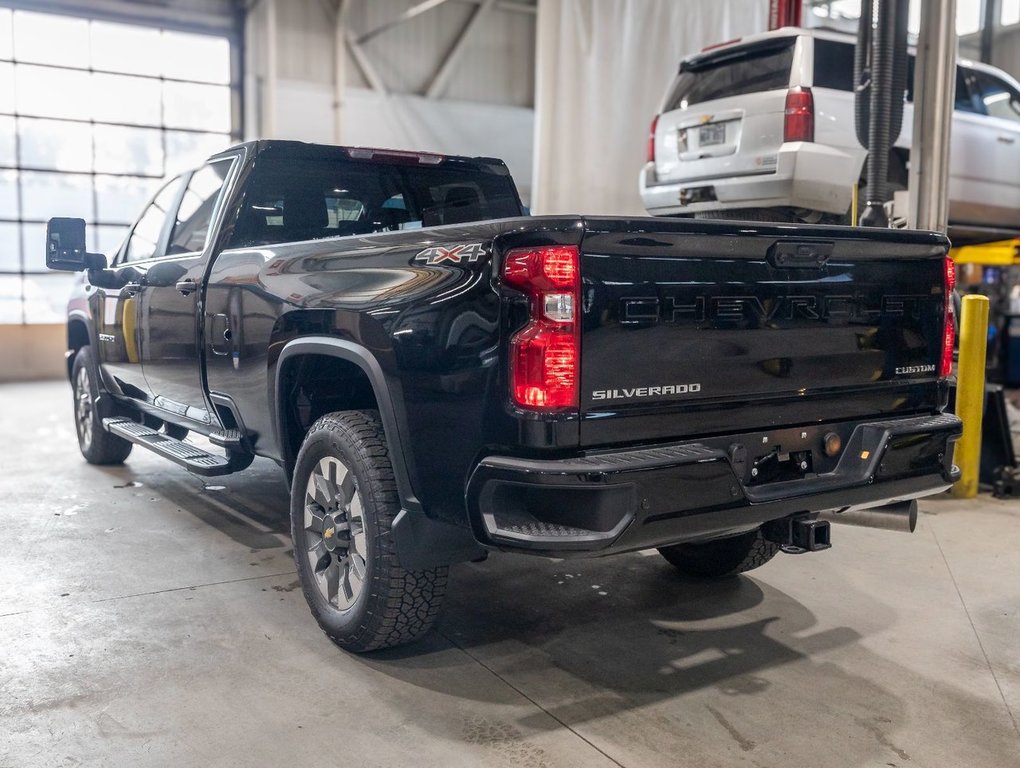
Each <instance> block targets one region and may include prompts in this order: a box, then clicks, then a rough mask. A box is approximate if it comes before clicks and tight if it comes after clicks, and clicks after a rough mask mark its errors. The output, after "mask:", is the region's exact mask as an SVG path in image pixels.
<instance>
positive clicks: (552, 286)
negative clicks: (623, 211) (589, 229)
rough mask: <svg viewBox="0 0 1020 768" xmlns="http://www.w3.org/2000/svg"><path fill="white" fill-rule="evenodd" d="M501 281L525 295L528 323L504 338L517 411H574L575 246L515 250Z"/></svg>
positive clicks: (577, 346)
mask: <svg viewBox="0 0 1020 768" xmlns="http://www.w3.org/2000/svg"><path fill="white" fill-rule="evenodd" d="M503 280H504V281H505V282H506V284H507V285H509V286H511V287H513V288H516V289H518V290H520V291H523V292H524V293H526V294H528V297H529V299H530V301H529V304H530V310H531V319H530V320H529V321H528V324H527V325H525V326H524V328H522V329H521V330H519V331H518V332H517V333H515V334H514V335H513V336H512V337H511V338H510V392H511V395H512V397H513V400H514V402H515V403H516V404H517V405H519V406H521V407H522V408H537V409H541V410H546V409H558V408H577V406H578V394H577V393H578V374H579V370H580V357H581V354H580V353H581V323H580V320H579V318H578V316H577V313H578V311H579V306H580V300H581V279H580V264H579V255H578V250H577V248H576V247H575V246H562V245H555V246H545V247H537V248H516V249H514V250H512V251H510V252H509V253H507V255H506V259H505V260H504V262H503Z"/></svg>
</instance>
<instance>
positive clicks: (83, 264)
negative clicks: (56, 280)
mask: <svg viewBox="0 0 1020 768" xmlns="http://www.w3.org/2000/svg"><path fill="white" fill-rule="evenodd" d="M46 266H47V268H49V269H57V270H61V271H62V272H82V271H83V270H86V269H105V268H106V257H105V256H103V255H102V254H99V253H88V252H87V251H86V250H85V220H84V219H63V218H55V219H50V220H49V222H48V223H47V224H46Z"/></svg>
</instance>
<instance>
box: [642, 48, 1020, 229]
mask: <svg viewBox="0 0 1020 768" xmlns="http://www.w3.org/2000/svg"><path fill="white" fill-rule="evenodd" d="M854 41H855V39H854V37H853V36H850V35H845V34H840V33H837V32H831V31H824V30H805V29H796V28H785V29H779V30H776V31H774V32H768V33H765V34H760V35H755V36H753V37H748V38H745V39H743V40H739V41H734V42H730V43H724V44H723V45H720V46H716V47H712V48H709V49H706V50H705V51H703V52H701V53H699V54H697V55H695V56H691V57H688V58H687V59H684V61H683V62H682V63H681V65H680V72H679V74H678V75H677V77H676V79H675V80H674V81H673V84H672V85H671V86H670V88H669V91H668V92H667V94H666V98H665V100H664V101H663V104H662V108H661V109H660V110H659V115H658V116H657V117H656V118H655V120H654V121H653V123H652V130H651V135H650V136H649V142H648V162H647V163H646V164H645V167H644V169H643V170H642V172H641V199H642V201H643V202H644V205H645V208H646V209H647V210H648V212H649V213H651V214H652V215H655V216H677V215H681V216H682V215H699V216H703V217H706V218H709V217H725V218H758V219H778V220H791V221H793V220H798V219H800V220H807V221H819V220H822V221H830V222H836V221H841V220H844V219H845V217H846V215H847V213H848V211H849V208H850V201H851V196H852V187H853V185H854V183H856V182H857V181H858V180H859V179H861V176H862V172H863V167H864V160H865V155H866V152H865V150H864V149H863V148H862V147H861V145H860V143H859V142H858V141H857V137H856V134H855V132H854V96H853V60H854ZM913 61H914V59H913V55H911V56H910V68H909V72H908V76H907V79H908V89H907V94H906V95H907V104H906V105H905V108H904V115H903V129H902V131H901V132H900V136H899V138H898V139H897V141H896V142H895V148H894V150H893V156H892V158H891V160H890V180H891V183H892V184H893V185H894V188H897V187H898V188H905V186H906V181H907V171H906V169H907V162H908V159H909V149H910V139H911V134H912V122H913V107H912V104H911V103H910V101H911V97H912V95H913ZM952 125H953V127H952V137H951V144H950V179H949V202H950V208H949V218H950V223H951V224H952V225H953V226H954V229H955V231H956V233H958V235H961V236H962V237H968V236H971V235H977V234H979V233H981V232H982V231H985V230H988V229H1003V230H1009V229H1014V228H1015V229H1018V230H1020V84H1018V83H1017V81H1016V80H1014V79H1013V78H1011V77H1010V76H1009V75H1007V74H1006V73H1004V72H1002V71H1001V70H998V69H995V68H994V67H989V66H986V65H984V64H976V63H971V62H966V61H961V62H960V63H959V65H958V66H957V74H956V107H955V111H954V113H953V123H952ZM763 209H765V210H763Z"/></svg>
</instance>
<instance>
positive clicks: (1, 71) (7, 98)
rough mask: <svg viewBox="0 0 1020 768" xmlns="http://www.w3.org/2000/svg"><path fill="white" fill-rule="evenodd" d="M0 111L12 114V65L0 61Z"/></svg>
mask: <svg viewBox="0 0 1020 768" xmlns="http://www.w3.org/2000/svg"><path fill="white" fill-rule="evenodd" d="M0 112H7V113H8V114H14V65H13V64H11V63H10V62H6V61H0Z"/></svg>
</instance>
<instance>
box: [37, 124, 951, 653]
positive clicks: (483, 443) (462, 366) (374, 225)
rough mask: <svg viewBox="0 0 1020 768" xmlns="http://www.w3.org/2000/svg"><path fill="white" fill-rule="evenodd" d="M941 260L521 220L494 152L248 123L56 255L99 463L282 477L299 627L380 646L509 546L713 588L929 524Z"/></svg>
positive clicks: (422, 623) (72, 369) (940, 420)
mask: <svg viewBox="0 0 1020 768" xmlns="http://www.w3.org/2000/svg"><path fill="white" fill-rule="evenodd" d="M947 248H948V243H947V241H946V239H945V238H944V237H942V236H940V235H938V234H934V233H929V232H906V231H888V230H881V231H879V230H863V229H851V228H842V227H811V226H796V227H795V226H789V225H764V224H752V223H743V222H727V223H719V222H708V221H694V220H669V219H651V218H608V217H599V218H591V217H582V216H555V217H529V216H527V215H526V211H525V210H524V208H523V207H522V205H521V201H520V198H519V196H518V194H517V191H516V189H515V187H514V184H513V182H512V180H511V178H510V175H509V173H508V171H507V169H506V167H505V166H504V165H503V163H502V162H500V161H498V160H491V159H485V158H461V157H444V156H438V155H432V154H420V153H405V152H395V151H388V150H373V149H362V148H343V147H329V146H316V145H309V144H300V143H295V142H282V141H259V142H251V143H246V144H242V145H240V146H237V147H234V148H232V149H229V150H227V151H225V152H223V153H221V154H218V155H216V156H214V157H213V158H211V159H210V160H209V161H208V162H207V163H206V164H205V165H204V166H202V167H201V168H199V169H198V170H195V171H193V172H190V173H186V174H184V175H183V176H181V177H178V178H175V179H173V180H172V181H170V182H169V183H168V184H167V185H166V186H164V187H163V188H162V189H161V190H160V191H159V192H158V193H157V194H156V195H155V196H154V198H153V199H152V201H151V203H150V204H149V205H148V206H147V207H146V208H145V210H144V212H143V213H142V215H141V216H140V218H139V219H138V221H137V223H136V224H135V225H134V227H133V229H132V230H131V232H130V234H129V235H128V237H127V239H126V241H125V242H124V244H123V246H122V247H121V249H120V250H119V252H117V254H116V255H115V256H114V257H113V258H112V260H111V262H110V263H109V264H107V260H106V258H105V257H104V256H101V255H96V254H89V253H86V251H85V224H84V222H82V221H81V220H79V219H53V220H52V221H51V222H50V225H49V228H48V232H47V256H46V257H47V264H48V265H49V266H50V267H51V268H54V269H63V270H71V271H82V272H84V278H83V280H82V282H81V284H80V287H79V288H77V289H76V293H75V295H74V296H73V297H72V299H71V302H70V306H69V315H68V326H67V341H68V353H67V367H68V374H69V376H70V379H71V383H72V387H73V392H74V417H75V422H76V426H77V432H78V439H79V443H80V447H81V451H82V454H83V455H84V456H85V458H86V460H87V461H89V462H91V463H94V464H111V463H118V462H122V461H124V459H125V458H126V457H127V455H128V453H129V452H130V450H131V448H132V446H133V445H139V446H142V447H143V448H146V449H149V450H151V451H154V452H155V453H157V454H159V455H161V456H164V457H166V458H167V459H170V460H171V461H174V462H177V463H178V464H181V465H182V466H184V467H186V468H187V469H189V470H191V471H192V472H196V473H198V474H201V475H218V474H225V473H229V472H236V471H239V470H242V469H244V468H245V467H247V466H248V465H249V464H250V463H251V461H252V459H253V457H254V456H264V457H268V458H269V459H272V460H273V461H275V462H277V463H278V464H279V465H280V466H281V467H282V468H283V470H284V472H285V473H286V477H287V479H288V481H289V483H290V488H291V509H290V514H291V526H292V534H293V539H294V552H295V559H296V561H297V569H298V573H299V576H300V579H301V582H302V585H303V588H304V594H305V597H306V598H307V600H308V603H309V605H310V607H311V610H312V613H313V614H314V615H315V617H316V619H317V620H318V622H319V624H320V625H321V626H322V628H323V629H324V630H325V632H326V633H327V634H328V635H329V636H330V637H331V638H332V639H333V640H334V641H335V642H337V643H338V644H340V645H341V646H343V647H345V648H347V649H350V650H354V651H364V650H370V649H374V648H381V647H386V646H391V645H397V644H401V643H405V642H409V641H412V640H414V639H416V638H417V637H419V636H420V635H421V634H422V633H424V632H425V631H427V630H428V628H429V627H430V626H431V625H432V624H433V622H434V621H435V618H436V615H437V612H438V610H439V607H440V603H441V601H442V599H443V595H444V592H445V589H446V579H447V568H448V566H449V565H450V564H452V563H456V562H460V561H466V560H471V559H477V558H481V557H484V556H485V553H486V552H487V551H488V550H491V549H498V550H507V551H516V552H528V553H533V554H539V555H550V556H558V557H563V556H568V555H604V554H611V553H617V552H627V551H634V550H640V549H647V548H653V547H657V548H658V549H659V551H660V552H661V553H662V554H663V555H664V556H665V558H666V559H667V560H668V561H669V562H670V563H672V564H673V565H675V566H676V568H678V569H679V570H680V571H681V572H683V573H686V574H694V575H697V576H702V577H719V576H726V575H731V574H734V573H739V572H741V571H745V570H748V569H750V568H753V567H757V566H759V565H762V564H763V563H765V562H767V561H768V560H769V559H770V558H771V557H772V556H774V555H775V554H776V553H777V552H779V551H781V550H785V551H788V552H804V551H813V550H817V549H824V548H826V547H828V546H829V527H828V520H831V519H835V520H840V519H843V520H846V521H850V522H853V521H855V520H856V521H858V522H861V521H864V522H868V521H870V520H879V521H882V520H889V519H897V520H904V521H906V520H908V519H910V520H912V516H913V515H916V501H913V500H914V499H916V498H918V497H920V496H924V495H927V494H932V493H935V492H938V491H941V490H944V489H945V488H947V487H948V486H949V485H950V484H951V483H952V481H953V480H954V479H955V477H956V473H957V470H956V469H955V468H954V467H953V465H952V450H951V449H952V442H953V441H954V440H955V439H956V438H957V437H958V436H959V434H960V422H959V420H957V419H956V418H955V417H954V416H952V415H949V414H945V413H943V409H944V407H945V404H946V397H947V381H946V377H947V376H948V374H949V373H950V368H951V364H952V346H953V325H952V322H951V319H952V318H951V302H950V301H948V300H947V297H949V295H950V292H951V290H952V276H953V272H952V264H951V262H949V261H947V259H946V253H947ZM189 433H193V434H192V435H190V436H189ZM196 436H197V437H196ZM880 524H881V523H880ZM903 524H904V525H907V524H908V523H906V522H904V523H903Z"/></svg>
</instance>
